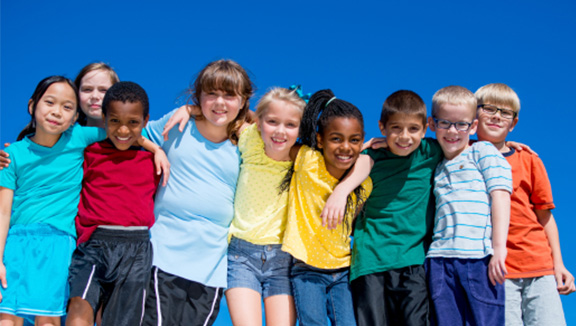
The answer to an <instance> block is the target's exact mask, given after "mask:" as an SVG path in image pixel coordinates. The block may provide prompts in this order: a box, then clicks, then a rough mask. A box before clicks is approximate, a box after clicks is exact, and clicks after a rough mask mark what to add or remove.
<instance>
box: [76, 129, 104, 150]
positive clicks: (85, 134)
mask: <svg viewBox="0 0 576 326" xmlns="http://www.w3.org/2000/svg"><path fill="white" fill-rule="evenodd" d="M73 128H74V129H72V137H73V138H74V139H78V138H79V137H81V139H82V140H83V142H84V147H87V146H89V145H91V144H94V143H95V142H99V141H101V140H104V139H106V130H104V129H103V128H98V127H84V126H80V125H79V124H75V125H74V127H73Z"/></svg>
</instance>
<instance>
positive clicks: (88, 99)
mask: <svg viewBox="0 0 576 326" xmlns="http://www.w3.org/2000/svg"><path fill="white" fill-rule="evenodd" d="M111 86H112V80H111V78H110V73H109V72H108V71H105V70H101V69H99V70H93V71H91V72H89V73H87V74H86V75H85V76H84V77H82V80H81V81H80V89H79V90H78V92H79V97H80V108H81V109H82V111H83V112H84V113H85V114H86V116H87V117H88V119H92V120H100V119H101V118H102V99H104V95H106V91H108V88H110V87H111Z"/></svg>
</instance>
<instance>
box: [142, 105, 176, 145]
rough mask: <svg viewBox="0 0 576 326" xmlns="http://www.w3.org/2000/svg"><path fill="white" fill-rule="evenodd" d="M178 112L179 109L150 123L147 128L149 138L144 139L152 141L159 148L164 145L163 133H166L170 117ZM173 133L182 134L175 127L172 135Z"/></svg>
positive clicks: (171, 131)
mask: <svg viewBox="0 0 576 326" xmlns="http://www.w3.org/2000/svg"><path fill="white" fill-rule="evenodd" d="M176 110H177V109H174V110H172V111H170V112H168V113H167V114H166V115H164V116H163V117H162V118H160V119H159V120H155V121H149V122H148V124H147V125H146V128H145V130H146V134H147V136H144V137H146V138H148V139H150V140H151V141H152V142H153V143H154V144H156V145H158V146H162V145H164V137H162V131H164V126H165V125H166V123H167V122H168V120H169V119H170V117H171V116H172V115H173V114H174V112H176ZM173 132H180V131H179V130H178V128H177V127H174V128H172V129H171V130H170V133H171V134H172V133H173Z"/></svg>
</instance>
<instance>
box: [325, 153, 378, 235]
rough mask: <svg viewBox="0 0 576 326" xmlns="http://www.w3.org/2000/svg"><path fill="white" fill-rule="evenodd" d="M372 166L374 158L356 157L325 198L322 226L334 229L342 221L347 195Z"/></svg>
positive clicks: (360, 182)
mask: <svg viewBox="0 0 576 326" xmlns="http://www.w3.org/2000/svg"><path fill="white" fill-rule="evenodd" d="M373 166H374V160H372V158H371V157H370V156H368V155H365V154H361V155H360V156H359V157H358V159H357V160H356V163H354V166H352V169H350V172H349V173H348V175H346V177H344V179H342V180H341V181H340V182H339V183H338V185H337V186H336V188H334V191H333V192H332V194H331V195H330V197H328V200H326V205H325V206H324V209H323V210H322V213H321V214H320V217H321V218H322V226H325V227H327V228H328V229H335V228H336V226H337V225H338V224H340V223H342V220H343V218H344V214H346V199H347V198H348V195H349V194H350V193H351V192H352V191H354V189H356V187H358V186H359V185H361V184H362V182H364V180H366V178H368V176H369V175H370V171H372V167H373Z"/></svg>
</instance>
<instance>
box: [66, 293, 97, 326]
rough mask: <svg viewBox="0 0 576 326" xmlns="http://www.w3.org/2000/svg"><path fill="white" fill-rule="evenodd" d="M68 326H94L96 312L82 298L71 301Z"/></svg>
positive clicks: (67, 320) (67, 319) (67, 318)
mask: <svg viewBox="0 0 576 326" xmlns="http://www.w3.org/2000/svg"><path fill="white" fill-rule="evenodd" d="M66 326H94V310H93V309H92V306H91V305H90V303H88V301H86V300H84V299H82V298H81V297H73V298H71V299H70V301H69V303H68V315H67V316H66Z"/></svg>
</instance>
